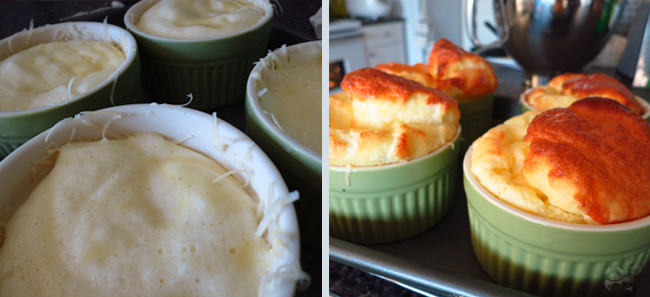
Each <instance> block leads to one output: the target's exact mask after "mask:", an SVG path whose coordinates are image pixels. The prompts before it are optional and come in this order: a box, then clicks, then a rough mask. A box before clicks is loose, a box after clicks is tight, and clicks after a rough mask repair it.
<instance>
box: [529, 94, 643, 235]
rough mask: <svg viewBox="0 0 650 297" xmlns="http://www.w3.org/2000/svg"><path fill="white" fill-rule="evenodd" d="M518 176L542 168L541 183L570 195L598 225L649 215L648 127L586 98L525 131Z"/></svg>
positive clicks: (610, 104)
mask: <svg viewBox="0 0 650 297" xmlns="http://www.w3.org/2000/svg"><path fill="white" fill-rule="evenodd" d="M524 140H525V141H527V142H529V143H530V145H529V149H530V151H529V153H528V156H527V157H526V160H525V161H524V167H523V170H524V174H525V172H526V171H529V170H536V169H535V168H539V167H540V165H542V164H543V165H545V166H548V168H549V170H548V174H547V179H548V180H549V182H550V184H551V185H555V186H556V187H558V188H562V187H567V190H568V191H569V192H572V193H573V198H574V199H575V200H576V202H577V206H578V209H580V210H581V211H582V212H583V213H584V214H586V215H588V216H589V217H591V218H592V219H593V220H595V221H596V222H598V223H601V224H611V223H619V222H626V221H632V220H636V219H640V218H642V217H645V216H647V215H648V214H650V127H649V126H648V123H647V122H646V121H645V120H644V119H643V118H641V117H640V116H638V115H637V114H636V113H635V112H633V111H632V110H630V109H629V108H626V107H624V106H623V105H621V104H619V103H618V102H615V101H613V100H610V99H605V98H589V100H580V101H577V102H575V103H573V104H572V105H571V106H569V108H555V109H551V110H548V111H547V112H543V113H541V114H540V115H538V116H537V117H535V118H534V119H533V121H532V122H531V123H530V125H529V126H528V133H527V134H526V136H525V137H524Z"/></svg>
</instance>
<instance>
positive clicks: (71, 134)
mask: <svg viewBox="0 0 650 297" xmlns="http://www.w3.org/2000/svg"><path fill="white" fill-rule="evenodd" d="M76 131H77V128H75V127H72V133H70V138H69V139H68V142H67V143H70V142H72V138H73V137H74V133H75V132H76Z"/></svg>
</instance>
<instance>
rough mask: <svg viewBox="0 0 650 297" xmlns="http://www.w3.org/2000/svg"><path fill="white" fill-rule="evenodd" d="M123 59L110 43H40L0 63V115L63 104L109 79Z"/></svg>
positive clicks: (122, 55)
mask: <svg viewBox="0 0 650 297" xmlns="http://www.w3.org/2000/svg"><path fill="white" fill-rule="evenodd" d="M125 60H126V55H125V54H124V52H122V50H120V49H119V48H118V47H116V46H115V45H114V44H113V43H112V42H107V41H93V40H69V41H62V42H51V43H43V44H39V45H36V46H33V47H31V48H29V49H26V50H23V51H20V52H18V53H16V54H14V55H12V56H10V57H8V58H6V59H4V60H3V61H1V62H0V77H2V79H1V80H0V111H5V112H8V111H19V110H27V109H34V108H38V107H41V106H47V105H58V104H63V103H65V102H67V101H68V100H70V99H71V98H72V97H73V96H77V95H80V94H83V93H84V92H87V91H88V90H90V89H92V88H93V87H95V86H97V85H99V84H100V83H102V82H104V81H106V80H107V79H110V78H111V76H112V75H114V73H115V72H116V71H117V69H118V68H119V67H120V66H121V65H122V64H124V61H125Z"/></svg>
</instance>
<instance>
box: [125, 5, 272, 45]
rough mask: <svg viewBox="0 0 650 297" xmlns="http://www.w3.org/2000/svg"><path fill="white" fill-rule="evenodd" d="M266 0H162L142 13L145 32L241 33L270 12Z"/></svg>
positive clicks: (180, 34) (174, 35) (166, 34)
mask: <svg viewBox="0 0 650 297" xmlns="http://www.w3.org/2000/svg"><path fill="white" fill-rule="evenodd" d="M268 6H270V4H269V3H268V1H265V0H198V1H197V0H162V1H160V2H158V3H156V4H155V5H153V6H152V7H151V8H149V9H148V10H147V11H145V13H144V14H142V16H141V17H140V19H139V20H138V22H137V24H136V25H137V26H138V27H139V28H140V30H142V31H143V32H146V33H149V34H151V35H155V36H160V37H167V38H203V37H211V36H222V35H228V34H233V33H237V32H240V31H243V30H245V29H247V28H250V27H252V26H254V25H256V24H258V23H259V22H260V21H261V20H262V18H264V16H265V15H266V14H268V13H270V11H269V9H268Z"/></svg>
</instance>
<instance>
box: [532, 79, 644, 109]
mask: <svg viewBox="0 0 650 297" xmlns="http://www.w3.org/2000/svg"><path fill="white" fill-rule="evenodd" d="M586 97H604V98H609V99H613V100H616V101H618V102H619V103H621V104H623V105H625V106H627V107H629V108H630V109H632V110H633V111H634V112H635V113H637V114H640V115H644V114H645V113H646V112H648V110H646V109H647V108H646V107H644V106H643V105H642V104H641V102H639V100H637V98H636V97H635V96H634V94H632V92H630V90H628V88H627V87H625V85H623V84H622V83H621V82H619V81H618V80H616V79H615V78H613V77H610V76H607V75H605V74H602V73H594V74H584V73H564V74H561V75H558V76H556V77H554V78H553V79H551V80H550V81H549V82H548V85H545V86H539V87H535V88H532V89H529V90H527V91H525V92H524V93H523V94H522V95H521V101H522V104H525V105H527V107H529V108H528V109H534V110H547V109H551V108H554V107H568V106H569V105H571V103H573V102H575V101H577V100H580V99H582V98H586Z"/></svg>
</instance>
